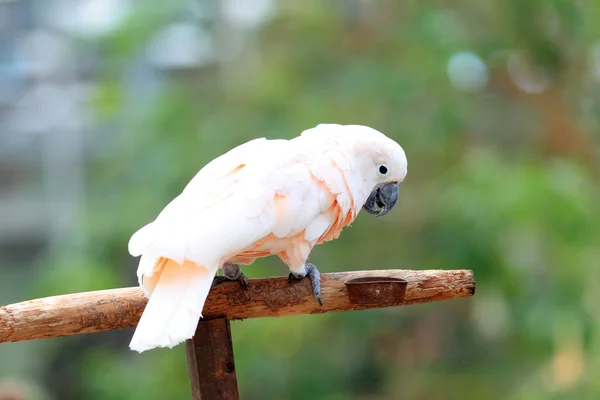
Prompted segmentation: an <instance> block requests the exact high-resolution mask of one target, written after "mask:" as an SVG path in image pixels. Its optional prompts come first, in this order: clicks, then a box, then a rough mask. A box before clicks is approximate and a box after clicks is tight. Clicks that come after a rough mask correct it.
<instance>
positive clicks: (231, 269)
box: [212, 264, 248, 290]
mask: <svg viewBox="0 0 600 400" xmlns="http://www.w3.org/2000/svg"><path fill="white" fill-rule="evenodd" d="M227 281H238V282H239V283H240V284H241V285H242V286H243V287H244V288H246V290H248V277H247V276H246V275H244V274H243V273H242V270H241V269H240V267H239V266H237V265H236V264H224V265H223V275H222V276H215V278H214V279H213V283H212V287H213V288H214V287H216V286H217V285H219V284H221V283H223V282H227Z"/></svg>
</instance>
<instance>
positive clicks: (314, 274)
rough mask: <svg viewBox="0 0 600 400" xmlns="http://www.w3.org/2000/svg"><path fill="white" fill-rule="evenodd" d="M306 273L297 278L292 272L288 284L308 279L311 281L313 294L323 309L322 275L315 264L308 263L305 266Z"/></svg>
mask: <svg viewBox="0 0 600 400" xmlns="http://www.w3.org/2000/svg"><path fill="white" fill-rule="evenodd" d="M304 271H305V273H304V276H296V275H294V274H293V273H291V272H290V274H289V275H288V282H289V283H292V281H294V280H297V281H299V280H302V279H304V278H306V277H308V279H310V283H311V284H312V289H313V294H314V296H315V298H316V299H317V301H318V302H319V305H320V306H321V307H322V306H323V302H322V301H321V274H320V273H319V270H318V269H317V267H315V265H314V264H310V263H306V264H305V265H304Z"/></svg>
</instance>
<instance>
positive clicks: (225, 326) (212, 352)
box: [186, 318, 239, 400]
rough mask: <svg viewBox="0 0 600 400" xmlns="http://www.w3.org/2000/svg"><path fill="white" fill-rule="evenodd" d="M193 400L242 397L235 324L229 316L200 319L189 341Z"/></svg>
mask: <svg viewBox="0 0 600 400" xmlns="http://www.w3.org/2000/svg"><path fill="white" fill-rule="evenodd" d="M186 353H187V361H188V370H189V372H190V382H191V386H192V399H193V400H200V399H203V400H238V399H239V394H238V387H237V378H236V375H235V362H234V360H233V345H232V342H231V327H230V326H229V321H228V320H227V319H226V318H219V319H212V320H207V321H200V323H199V324H198V328H197V329H196V333H195V334H194V337H193V338H191V339H190V340H188V341H187V342H186Z"/></svg>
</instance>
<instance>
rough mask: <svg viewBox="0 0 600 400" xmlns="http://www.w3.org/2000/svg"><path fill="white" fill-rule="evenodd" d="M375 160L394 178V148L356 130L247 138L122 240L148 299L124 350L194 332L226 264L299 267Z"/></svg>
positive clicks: (359, 195)
mask: <svg viewBox="0 0 600 400" xmlns="http://www.w3.org/2000/svg"><path fill="white" fill-rule="evenodd" d="M382 157H384V158H385V162H386V163H387V165H388V166H389V167H390V169H391V170H392V171H394V174H393V175H390V176H389V177H388V178H389V179H394V180H395V181H402V180H403V179H404V177H405V175H406V157H405V155H404V151H403V150H402V148H401V147H400V146H399V145H398V144H397V143H395V142H394V141H392V140H391V139H389V138H387V137H386V136H384V135H383V134H381V133H380V132H378V131H375V130H373V129H371V128H367V127H362V126H342V125H319V126H318V127H316V128H313V129H309V130H307V131H305V132H303V134H302V135H301V136H299V137H297V138H295V139H292V140H289V141H288V140H266V139H264V138H261V139H256V140H252V141H250V142H247V143H245V144H242V145H240V146H238V147H236V148H234V149H233V150H231V151H229V152H228V153H226V154H224V155H222V156H220V157H218V158H216V159H215V160H213V161H212V162H210V163H209V164H207V165H206V166H205V167H204V168H202V169H201V170H200V171H199V172H198V174H197V175H196V176H195V177H194V178H193V179H192V180H191V181H190V183H189V184H188V185H187V186H186V187H185V189H184V190H183V192H182V193H181V194H180V195H179V196H177V197H176V198H175V199H174V200H173V201H171V203H169V204H168V205H167V206H166V207H165V209H164V210H163V211H162V212H161V213H160V214H159V215H158V217H157V218H156V219H155V220H154V221H153V222H151V223H150V224H148V225H146V226H144V227H142V228H141V229H140V230H138V231H137V232H136V233H135V234H133V236H132V237H131V239H130V241H129V246H128V248H129V252H130V253H131V255H133V256H140V255H141V259H140V262H139V266H138V271H137V274H138V278H139V282H140V285H141V286H142V288H143V289H144V292H145V294H146V296H148V297H149V301H148V305H147V306H146V309H145V310H144V313H143V315H142V318H141V320H140V322H139V325H138V327H137V329H136V331H135V333H134V336H133V338H132V340H131V344H130V347H131V349H133V350H136V351H140V352H142V351H144V350H148V349H151V348H154V347H172V346H174V345H176V344H178V343H181V342H182V341H184V340H186V339H189V338H191V337H192V335H193V334H194V331H195V329H196V326H197V324H198V321H199V319H200V317H201V313H202V309H203V307H204V301H205V300H206V297H207V296H208V293H209V290H210V287H211V284H212V280H213V278H214V276H215V274H216V273H217V271H218V269H219V268H221V267H222V266H223V264H224V263H225V262H235V263H239V264H249V263H251V262H252V261H254V259H256V258H258V257H265V256H268V255H272V254H276V255H278V256H279V257H280V258H282V260H283V261H284V262H286V263H287V264H288V266H289V268H290V270H291V271H293V272H294V271H303V270H304V264H305V262H306V258H307V257H308V254H309V253H310V250H311V249H312V248H313V246H314V245H316V244H318V243H321V242H323V241H327V240H332V239H335V238H336V237H337V236H338V235H339V233H340V231H341V229H342V228H343V227H344V226H346V225H348V224H349V223H351V222H352V221H353V220H354V218H356V215H357V214H358V212H359V211H360V208H361V207H362V205H363V204H364V203H365V200H366V199H367V197H368V196H369V193H370V192H371V190H372V189H373V187H374V186H375V185H376V184H377V183H379V182H380V181H381V177H379V176H378V175H377V174H376V173H375V171H374V168H375V167H374V166H375V165H376V163H378V162H380V161H379V159H380V158H382Z"/></svg>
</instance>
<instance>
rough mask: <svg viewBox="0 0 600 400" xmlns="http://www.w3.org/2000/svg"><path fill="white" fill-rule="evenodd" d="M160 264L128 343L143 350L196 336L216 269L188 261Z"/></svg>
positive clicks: (171, 345)
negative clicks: (147, 298)
mask: <svg viewBox="0 0 600 400" xmlns="http://www.w3.org/2000/svg"><path fill="white" fill-rule="evenodd" d="M158 264H162V269H161V271H160V273H156V274H155V277H156V278H158V279H152V285H153V286H154V288H153V291H152V295H151V296H150V300H149V301H148V304H147V305H146V309H145V310H144V312H143V314H142V318H141V319H140V322H139V323H138V326H137V328H136V330H135V333H134V334H133V338H132V339H131V343H130V344H129V347H130V348H131V349H132V350H136V351H138V352H140V353H141V352H143V351H145V350H150V349H153V348H155V347H173V346H175V345H177V344H179V343H181V342H183V341H185V340H187V339H190V338H191V337H192V336H193V335H194V332H195V331H196V327H197V325H198V322H199V320H200V317H201V316H202V309H203V308H204V302H205V301H206V297H207V296H208V293H209V291H210V288H211V285H212V281H213V278H214V276H215V274H216V272H217V268H206V267H202V266H198V265H196V264H195V263H193V262H190V261H187V260H186V261H185V262H184V263H183V265H180V264H178V263H176V262H175V261H173V260H170V259H165V258H161V259H159V260H158V263H157V265H158ZM153 278H154V277H153ZM144 284H145V285H146V282H144Z"/></svg>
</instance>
